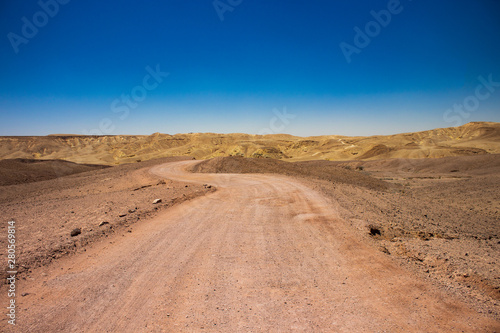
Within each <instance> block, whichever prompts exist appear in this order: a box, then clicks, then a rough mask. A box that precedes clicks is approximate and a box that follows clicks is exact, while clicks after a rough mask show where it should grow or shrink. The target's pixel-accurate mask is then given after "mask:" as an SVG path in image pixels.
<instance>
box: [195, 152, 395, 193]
mask: <svg viewBox="0 0 500 333" xmlns="http://www.w3.org/2000/svg"><path fill="white" fill-rule="evenodd" d="M191 171H192V172H202V173H275V174H282V175H287V176H296V177H304V178H313V179H319V180H326V181H329V182H331V183H341V184H351V185H356V186H361V187H366V188H369V189H374V190H382V191H385V190H388V189H389V188H391V187H394V186H393V185H391V184H389V183H386V182H384V181H382V180H378V179H376V178H373V177H370V176H369V175H366V174H364V173H362V172H359V171H353V170H349V169H346V168H341V167H338V166H337V165H335V163H334V162H329V161H306V162H284V161H279V160H273V159H258V158H244V157H216V158H213V159H211V160H206V161H203V162H201V163H199V164H197V165H195V166H194V167H193V168H192V169H191Z"/></svg>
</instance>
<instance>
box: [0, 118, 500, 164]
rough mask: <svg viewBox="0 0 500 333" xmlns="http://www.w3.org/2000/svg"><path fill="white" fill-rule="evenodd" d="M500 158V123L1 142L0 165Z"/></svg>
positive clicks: (54, 137)
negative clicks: (344, 132) (347, 132)
mask: <svg viewBox="0 0 500 333" xmlns="http://www.w3.org/2000/svg"><path fill="white" fill-rule="evenodd" d="M499 153H500V123H495V122H472V123H468V124H465V125H462V126H458V127H449V128H438V129H433V130H428V131H422V132H414V133H401V134H394V135H375V136H356V137H349V136H341V135H322V136H310V137H298V136H293V135H289V134H269V135H252V134H240V133H232V134H217V133H189V134H175V135H170V134H161V133H154V134H152V135H104V136H85V135H71V134H56V135H48V136H4V137H0V159H15V158H25V159H43V160H47V159H51V160H54V159H59V160H66V161H71V162H76V163H88V164H106V165H116V164H122V163H132V162H137V161H145V160H150V159H154V158H161V157H170V156H190V157H194V158H196V159H208V158H213V157H218V156H244V157H254V158H274V159H283V160H290V161H305V160H331V161H349V160H377V159H391V158H439V157H447V156H466V155H479V154H499Z"/></svg>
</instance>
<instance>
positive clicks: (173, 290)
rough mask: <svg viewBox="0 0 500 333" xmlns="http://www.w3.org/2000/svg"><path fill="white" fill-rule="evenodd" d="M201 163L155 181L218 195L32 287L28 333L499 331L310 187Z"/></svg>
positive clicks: (178, 209) (25, 301) (23, 323)
mask: <svg viewBox="0 0 500 333" xmlns="http://www.w3.org/2000/svg"><path fill="white" fill-rule="evenodd" d="M191 163H196V161H187V162H176V163H169V164H164V165H161V166H157V167H155V168H153V169H152V171H151V172H153V173H155V174H159V175H162V176H164V177H167V178H171V179H176V180H182V181H187V182H201V183H207V184H210V185H215V186H217V187H218V191H216V192H214V193H211V194H209V195H207V196H204V197H201V198H197V199H194V200H192V201H189V202H185V203H183V204H181V205H178V206H175V207H174V208H172V209H169V210H167V211H166V212H165V213H164V214H162V215H160V216H158V217H156V218H154V219H153V220H150V221H143V222H141V223H139V224H137V225H135V226H134V228H133V232H132V233H124V235H117V236H116V237H115V238H113V239H111V240H110V239H106V240H104V241H102V242H100V243H96V244H95V245H94V246H92V247H91V248H89V249H87V250H86V252H83V253H80V254H76V255H74V256H71V257H68V258H66V259H61V260H59V261H58V262H56V263H54V264H52V265H50V266H48V267H45V268H42V269H39V270H37V271H36V272H34V273H33V274H32V275H31V277H32V278H31V279H28V280H26V281H24V280H21V281H20V282H19V290H20V292H22V293H28V295H26V296H24V297H18V298H17V299H18V303H19V304H18V311H19V312H18V326H17V328H18V329H19V331H20V332H21V331H22V332H204V331H212V332H290V331H307V332H361V331H365V332H366V331H368V332H379V331H390V332H397V331H426V332H437V331H468V332H470V331H488V332H494V331H500V326H499V323H498V322H495V321H493V320H491V319H487V318H485V317H482V316H481V315H480V314H477V313H475V312H473V311H472V310H470V309H468V308H467V307H466V306H465V305H462V304H460V303H459V302H457V301H456V300H454V299H452V298H449V297H448V296H446V295H442V294H440V293H438V292H437V291H435V290H434V289H433V288H432V287H431V286H430V285H427V284H426V283H424V282H422V281H420V280H418V279H417V278H415V277H413V276H411V274H410V273H408V272H407V271H405V270H403V269H402V268H400V267H399V266H398V265H397V264H395V263H394V262H392V261H391V259H390V257H389V256H387V255H385V254H383V253H381V252H379V251H378V250H376V249H373V248H372V247H370V246H369V245H366V244H364V243H363V242H362V240H360V239H359V237H357V236H355V235H354V234H353V233H351V231H350V230H349V228H348V227H347V226H346V225H345V223H344V222H343V221H342V220H341V219H339V218H338V216H337V212H336V208H335V203H332V202H328V201H327V200H326V199H325V198H323V197H322V196H320V195H319V194H318V193H316V192H314V191H312V190H310V189H309V188H308V187H306V186H305V185H303V184H301V183H300V182H298V181H295V180H293V179H292V178H286V177H281V176H270V175H250V174H248V175H224V174H217V175H212V174H189V173H186V172H184V171H183V168H185V167H186V166H189V165H191ZM2 297H3V295H2ZM2 304H3V303H2Z"/></svg>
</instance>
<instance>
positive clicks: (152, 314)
mask: <svg viewBox="0 0 500 333" xmlns="http://www.w3.org/2000/svg"><path fill="white" fill-rule="evenodd" d="M0 159H1V160H0V188H1V189H2V191H1V193H0V207H1V214H2V219H1V221H2V225H1V226H0V230H4V231H5V230H6V229H7V221H9V220H10V219H13V220H15V221H16V228H17V243H16V244H17V252H16V255H17V265H18V267H17V268H18V272H19V273H18V275H17V278H18V284H17V288H18V289H17V296H16V305H17V320H18V325H16V327H17V328H18V331H19V332H48V331H52V332H58V331H61V332H63V331H64V332H79V331H88V332H121V331H124V330H125V329H127V330H129V331H136V332H177V331H179V332H198V331H211V332H220V331H223V332H252V331H269V332H272V331H308V332H312V331H315V332H331V331H340V332H352V331H391V332H394V331H426V332H444V331H477V332H500V124H499V123H486V122H481V123H469V124H466V125H463V126H460V127H455V128H443V129H434V130H429V131H425V132H418V133H404V134H396V135H391V136H371V137H345V136H337V135H329V136H318V137H308V138H301V137H294V136H290V135H285V134H276V135H265V136H257V135H247V134H211V133H191V134H176V135H167V134H159V133H156V134H153V135H150V136H121V135H116V136H78V135H70V134H67V135H64V134H59V135H51V136H45V137H0ZM4 233H5V232H4ZM0 246H1V247H2V248H4V249H6V248H7V237H2V238H1V239H0ZM0 256H1V258H2V259H1V260H2V262H4V265H5V263H6V262H7V257H6V256H7V254H6V252H5V251H2V252H1V255H0ZM6 271H7V270H4V271H3V272H2V274H3V276H4V277H7V273H6ZM6 286H7V285H4V287H2V288H4V289H5V288H6ZM6 295H7V293H6V289H5V290H4V291H2V293H1V295H0V300H1V301H2V304H7V303H6V302H7V297H6ZM7 320H8V318H7V317H5V316H4V317H2V327H4V328H5V327H7V326H6V324H7ZM4 324H5V325H4Z"/></svg>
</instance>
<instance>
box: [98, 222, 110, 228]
mask: <svg viewBox="0 0 500 333" xmlns="http://www.w3.org/2000/svg"><path fill="white" fill-rule="evenodd" d="M106 224H109V222H107V221H102V222H101V223H99V226H100V227H102V226H103V225H106Z"/></svg>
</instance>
